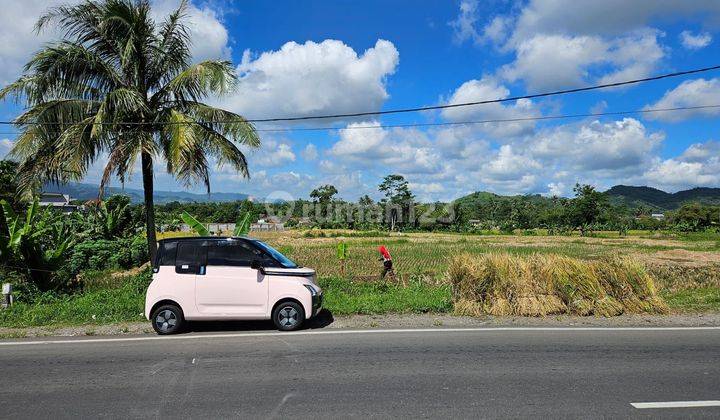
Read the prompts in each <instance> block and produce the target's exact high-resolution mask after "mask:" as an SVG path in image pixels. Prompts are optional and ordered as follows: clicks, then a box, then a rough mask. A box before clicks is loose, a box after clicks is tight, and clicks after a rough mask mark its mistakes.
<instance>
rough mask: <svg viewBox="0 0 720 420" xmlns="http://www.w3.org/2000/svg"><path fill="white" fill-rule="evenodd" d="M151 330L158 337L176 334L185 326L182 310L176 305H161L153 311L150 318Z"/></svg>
mask: <svg viewBox="0 0 720 420" xmlns="http://www.w3.org/2000/svg"><path fill="white" fill-rule="evenodd" d="M150 320H151V321H152V326H153V329H154V330H155V332H156V333H158V334H160V335H168V334H177V333H179V332H180V331H182V329H183V327H184V326H185V318H184V316H183V312H182V309H180V308H179V307H178V306H176V305H162V306H160V307H158V308H157V309H155V311H154V312H153V314H152V316H151V317H150Z"/></svg>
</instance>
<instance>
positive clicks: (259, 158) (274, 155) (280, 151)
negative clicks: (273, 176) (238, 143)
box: [248, 139, 295, 167]
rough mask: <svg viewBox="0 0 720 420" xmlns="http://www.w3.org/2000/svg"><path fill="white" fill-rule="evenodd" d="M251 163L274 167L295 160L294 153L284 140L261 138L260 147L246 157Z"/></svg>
mask: <svg viewBox="0 0 720 420" xmlns="http://www.w3.org/2000/svg"><path fill="white" fill-rule="evenodd" d="M248 160H249V161H250V162H251V164H257V165H259V166H263V167H276V166H282V165H286V164H288V163H290V162H295V153H294V152H293V150H292V147H291V146H290V144H288V143H287V142H286V141H278V140H275V139H263V142H262V148H261V149H260V150H257V151H254V152H252V155H251V156H249V157H248Z"/></svg>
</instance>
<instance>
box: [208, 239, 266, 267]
mask: <svg viewBox="0 0 720 420" xmlns="http://www.w3.org/2000/svg"><path fill="white" fill-rule="evenodd" d="M261 258H262V255H261V254H260V253H259V252H258V251H257V250H256V249H254V248H251V247H250V246H248V245H246V244H245V243H243V242H242V241H225V240H224V241H212V242H210V244H208V253H207V263H208V265H228V266H241V267H249V266H250V263H251V262H252V261H253V260H257V259H261Z"/></svg>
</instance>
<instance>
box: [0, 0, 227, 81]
mask: <svg viewBox="0 0 720 420" xmlns="http://www.w3.org/2000/svg"><path fill="white" fill-rule="evenodd" d="M78 2H79V1H78V0H24V1H5V2H3V4H2V7H3V9H2V13H0V85H5V84H7V83H10V82H12V81H14V80H15V79H17V77H19V76H20V74H21V72H22V68H23V66H24V65H25V63H26V62H27V61H28V60H29V59H30V57H31V56H32V54H33V53H35V52H36V51H37V50H39V49H40V47H41V46H42V45H43V44H45V43H46V42H50V41H54V40H57V39H58V33H57V32H56V31H55V30H53V29H52V28H51V27H49V28H47V29H46V30H43V31H42V32H41V33H40V34H36V33H35V32H34V27H35V23H36V22H37V20H38V18H39V17H40V16H41V15H42V14H43V13H45V12H46V11H47V10H48V9H50V8H52V7H55V6H58V5H62V4H73V3H78ZM178 4H180V2H179V0H156V1H154V2H153V3H152V7H153V14H154V17H155V19H156V20H158V21H159V20H160V19H161V18H162V17H164V16H165V15H167V14H168V13H170V12H171V11H172V10H174V8H175V7H177V5H178ZM188 25H189V32H190V36H191V39H192V42H193V46H192V51H193V59H194V60H200V59H206V58H213V59H216V58H224V59H229V58H230V47H229V46H228V32H227V29H226V28H225V26H224V25H223V23H222V22H221V21H220V19H219V14H218V12H216V11H215V10H214V9H212V8H210V7H209V6H208V5H205V6H203V7H202V8H199V7H197V6H195V5H194V4H192V3H191V4H190V6H189V8H188Z"/></svg>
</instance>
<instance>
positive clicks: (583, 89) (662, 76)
mask: <svg viewBox="0 0 720 420" xmlns="http://www.w3.org/2000/svg"><path fill="white" fill-rule="evenodd" d="M718 69H720V65H716V66H711V67H703V68H698V69H692V70H685V71H679V72H674V73H665V74H660V75H657V76H652V77H645V78H641V79H632V80H626V81H623V82H614V83H605V84H600V85H592V86H585V87H581V88H574V89H563V90H556V91H551V92H543V93H535V94H530V95H519V96H510V97H507V98H498V99H488V100H482V101H475V102H463V103H458V104H446V105H433V106H423V107H415V108H400V109H389V110H385V111H368V112H355V113H346V114H328V115H315V116H302V117H277V118H255V119H248V120H246V121H247V122H250V123H263V122H292V121H307V120H321V119H337V118H352V117H367V116H377V115H388V114H401V113H409V112H421V111H433V110H438V109H449V108H460V107H466V106H475V105H485V104H493V103H502V102H510V101H517V100H520V99H535V98H544V97H548V96H557V95H566V94H569V93H577V92H587V91H591V90H597V89H606V88H612V87H619V86H627V85H632V84H638V83H644V82H650V81H655V80H661V79H668V78H673V77H679V76H686V75H689V74H698V73H705V72H709V71H713V70H718ZM205 122H207V123H212V124H228V123H234V122H236V121H232V120H218V121H205ZM27 124H32V125H41V124H42V125H64V124H68V123H38V122H32V123H27ZM85 124H86V125H174V124H188V122H162V123H155V122H133V121H127V122H100V123H95V122H92V123H85ZM0 125H16V124H15V123H14V122H12V121H0Z"/></svg>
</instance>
